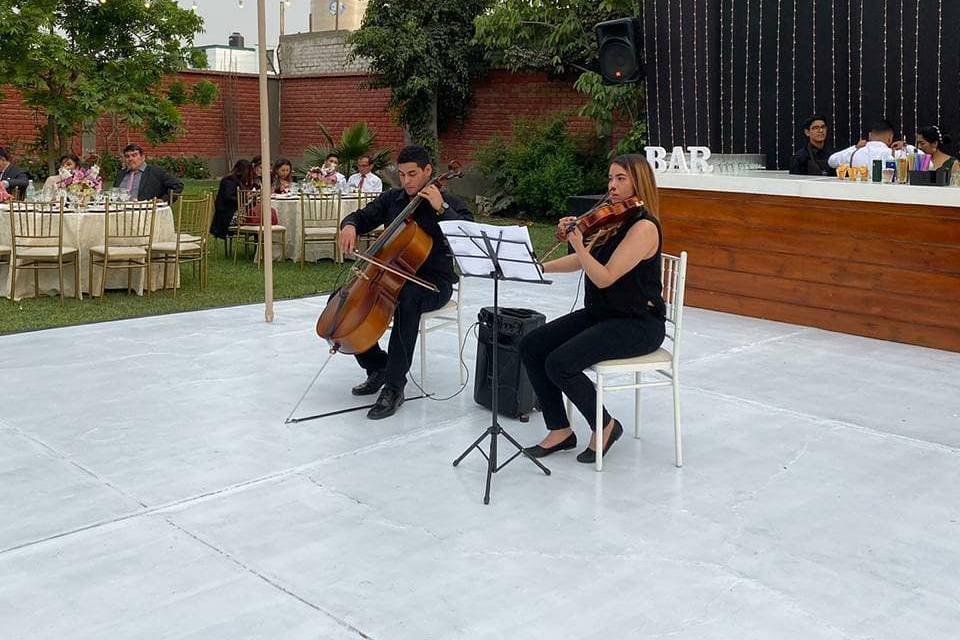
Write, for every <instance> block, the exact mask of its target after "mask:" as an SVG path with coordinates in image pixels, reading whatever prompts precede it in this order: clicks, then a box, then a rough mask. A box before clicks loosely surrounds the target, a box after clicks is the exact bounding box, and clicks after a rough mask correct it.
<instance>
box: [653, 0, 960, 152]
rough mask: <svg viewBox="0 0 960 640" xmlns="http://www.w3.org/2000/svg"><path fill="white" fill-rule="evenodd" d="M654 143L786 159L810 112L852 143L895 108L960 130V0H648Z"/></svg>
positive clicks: (910, 127) (897, 121) (896, 119)
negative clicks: (817, 115)
mask: <svg viewBox="0 0 960 640" xmlns="http://www.w3.org/2000/svg"><path fill="white" fill-rule="evenodd" d="M643 7H644V12H643V16H642V19H643V25H644V33H645V42H644V51H645V55H646V62H647V95H648V100H649V102H648V117H649V128H650V142H651V144H655V145H659V146H663V147H668V148H669V147H673V146H675V145H682V146H688V145H694V144H704V145H707V146H709V147H710V148H711V149H713V150H714V152H716V153H763V154H766V156H767V161H768V166H769V167H770V168H784V167H786V166H787V165H788V164H789V160H790V156H791V155H792V154H793V152H794V150H795V149H796V148H797V147H798V146H799V145H800V144H801V143H802V141H803V135H802V131H800V127H799V125H800V123H801V122H802V120H803V119H804V118H805V117H806V116H807V115H809V114H811V113H814V112H817V113H822V114H823V115H825V116H826V118H827V120H828V122H829V123H830V125H831V134H830V135H831V137H830V140H831V142H832V143H833V144H834V146H836V147H838V148H842V147H845V146H847V145H850V144H853V143H854V142H856V141H857V140H858V139H859V138H860V137H862V136H863V135H864V134H865V130H866V129H867V128H868V127H869V126H870V123H871V122H873V121H875V120H878V119H880V118H886V119H888V120H890V121H891V122H892V123H893V125H894V127H895V128H896V129H897V134H898V136H905V137H906V138H907V139H908V140H910V141H911V142H912V141H913V140H914V136H915V132H916V130H917V127H918V126H925V125H930V124H937V125H939V126H940V127H941V128H942V129H943V130H944V131H945V132H949V133H951V134H952V135H953V137H954V138H955V139H957V138H960V1H958V0H646V2H644V5H643Z"/></svg>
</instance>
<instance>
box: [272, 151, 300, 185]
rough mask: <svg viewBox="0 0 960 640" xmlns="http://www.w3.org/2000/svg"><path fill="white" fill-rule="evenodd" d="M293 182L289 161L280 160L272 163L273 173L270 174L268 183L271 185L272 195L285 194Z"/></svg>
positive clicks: (294, 179) (291, 166) (291, 167)
mask: <svg viewBox="0 0 960 640" xmlns="http://www.w3.org/2000/svg"><path fill="white" fill-rule="evenodd" d="M295 181H296V178H295V177H294V175H293V165H292V164H290V161H289V160H287V159H286V158H280V159H279V160H277V161H276V162H274V163H273V171H271V172H270V182H271V184H272V185H273V193H286V192H287V191H289V190H290V187H291V186H293V183H294V182H295Z"/></svg>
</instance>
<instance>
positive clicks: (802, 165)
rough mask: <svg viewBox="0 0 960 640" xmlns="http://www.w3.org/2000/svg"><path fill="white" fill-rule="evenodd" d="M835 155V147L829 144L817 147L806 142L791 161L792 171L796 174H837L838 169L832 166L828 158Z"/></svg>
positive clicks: (834, 175)
mask: <svg viewBox="0 0 960 640" xmlns="http://www.w3.org/2000/svg"><path fill="white" fill-rule="evenodd" d="M832 155H833V149H832V148H831V147H829V146H828V145H826V144H825V145H823V148H822V149H817V148H816V147H814V146H813V145H811V144H809V143H808V144H806V145H805V146H804V147H803V148H802V149H800V150H799V151H797V153H796V154H794V156H793V160H792V161H791V162H790V173H792V174H793V175H795V176H833V177H836V176H837V170H836V169H834V168H833V167H831V166H830V165H829V164H828V163H827V160H829V159H830V156H832Z"/></svg>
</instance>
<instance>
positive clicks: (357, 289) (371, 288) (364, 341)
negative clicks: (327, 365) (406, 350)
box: [317, 162, 463, 354]
mask: <svg viewBox="0 0 960 640" xmlns="http://www.w3.org/2000/svg"><path fill="white" fill-rule="evenodd" d="M462 176H463V172H462V171H461V170H460V165H459V163H457V162H451V163H450V165H449V171H447V173H445V174H443V175H440V176H437V177H435V178H433V179H432V180H430V181H429V182H428V183H427V184H426V185H424V187H423V189H426V188H427V187H429V186H430V185H436V186H437V188H442V187H443V185H444V184H446V182H447V181H448V180H450V179H453V178H460V177H462ZM423 189H421V191H423ZM422 200H423V197H422V196H421V195H420V194H419V193H418V194H417V195H416V196H414V197H413V198H411V199H410V202H409V203H408V204H407V206H406V207H404V208H403V211H401V212H400V213H399V214H398V215H397V217H396V218H394V220H393V222H391V223H390V224H389V225H388V226H387V227H386V228H385V229H384V231H383V233H381V234H380V237H378V238H377V239H376V241H374V243H373V244H371V245H370V247H369V248H368V249H367V251H366V252H364V253H355V254H354V255H355V257H356V258H357V260H358V261H360V262H362V263H363V264H361V265H357V266H354V267H353V273H354V275H353V277H352V278H351V279H350V280H349V281H348V282H347V283H346V284H345V285H344V286H343V287H341V288H340V290H339V291H337V292H336V293H335V294H334V295H333V296H331V297H330V299H329V300H328V301H327V306H326V307H325V308H324V310H323V312H322V313H321V314H320V317H319V318H318V319H317V335H319V336H320V337H321V338H323V339H324V340H326V341H327V343H328V344H329V345H330V352H331V353H336V352H340V353H346V354H357V353H363V352H364V351H367V350H368V349H370V348H372V347H373V345H375V344H376V343H377V342H378V341H379V340H380V337H381V336H382V335H383V334H384V332H386V330H387V327H388V326H389V324H390V321H391V319H392V318H393V312H394V309H396V306H397V296H398V295H399V293H400V289H401V288H402V287H403V286H404V285H405V284H406V283H407V282H411V283H413V284H416V285H417V286H421V287H424V288H427V289H430V290H431V291H438V289H437V287H436V286H435V285H434V284H433V283H430V282H427V281H426V280H423V279H422V278H418V277H417V276H416V275H415V274H416V272H417V270H418V269H419V268H420V267H421V266H422V265H423V263H424V262H426V260H427V257H428V256H429V255H430V251H431V249H433V238H431V237H430V235H429V234H427V232H426V231H424V230H423V229H421V228H420V226H419V225H418V224H417V223H416V222H415V221H414V220H413V214H414V212H415V211H416V209H417V207H418V206H420V203H421V201H422Z"/></svg>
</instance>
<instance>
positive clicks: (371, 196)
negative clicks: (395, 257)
mask: <svg viewBox="0 0 960 640" xmlns="http://www.w3.org/2000/svg"><path fill="white" fill-rule="evenodd" d="M378 197H380V194H379V193H365V192H363V191H361V192H360V193H358V194H357V211H360V210H361V209H363V208H364V207H365V206H367V205H368V204H370V203H371V202H373V201H374V200H376V199H377V198H378ZM381 233H383V227H382V226H380V227H377V228H376V229H373V230H372V231H368V232H367V233H365V234H363V235H361V236H360V237H359V238H358V239H357V250H358V251H360V250H366V249H368V248H369V247H370V244H371V243H372V242H373V241H374V240H376V239H377V238H379V237H380V234H381Z"/></svg>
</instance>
